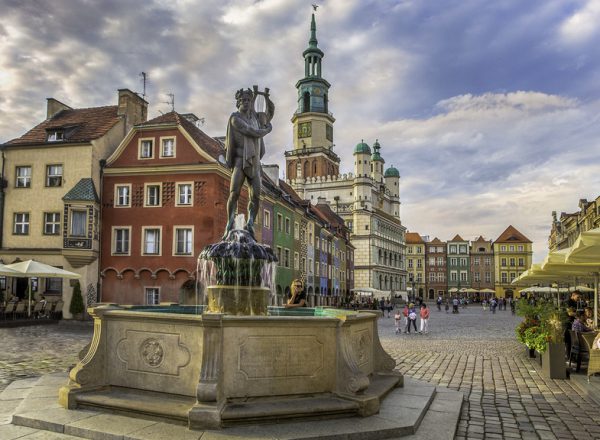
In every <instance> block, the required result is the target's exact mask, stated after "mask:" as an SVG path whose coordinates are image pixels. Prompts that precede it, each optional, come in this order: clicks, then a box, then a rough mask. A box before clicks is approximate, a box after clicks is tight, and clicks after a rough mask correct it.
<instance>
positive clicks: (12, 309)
mask: <svg viewBox="0 0 600 440" xmlns="http://www.w3.org/2000/svg"><path fill="white" fill-rule="evenodd" d="M15 306H16V303H14V302H9V303H8V304H7V305H6V308H5V309H4V319H8V315H13V314H14V313H15Z"/></svg>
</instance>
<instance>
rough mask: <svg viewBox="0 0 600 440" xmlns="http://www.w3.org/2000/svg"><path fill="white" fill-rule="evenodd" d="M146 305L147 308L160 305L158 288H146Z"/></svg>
mask: <svg viewBox="0 0 600 440" xmlns="http://www.w3.org/2000/svg"><path fill="white" fill-rule="evenodd" d="M145 291H146V304H147V305H149V306H153V305H158V304H160V287H146V289H145Z"/></svg>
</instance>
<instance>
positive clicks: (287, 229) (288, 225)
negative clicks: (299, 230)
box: [285, 217, 292, 235]
mask: <svg viewBox="0 0 600 440" xmlns="http://www.w3.org/2000/svg"><path fill="white" fill-rule="evenodd" d="M291 227H292V221H291V220H290V218H289V217H286V218H285V233H286V234H288V235H289V234H291V233H292V231H290V228H291Z"/></svg>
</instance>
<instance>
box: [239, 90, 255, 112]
mask: <svg viewBox="0 0 600 440" xmlns="http://www.w3.org/2000/svg"><path fill="white" fill-rule="evenodd" d="M235 100H236V105H237V108H238V110H240V111H242V112H247V111H249V110H250V109H251V108H252V102H253V101H254V94H253V93H252V90H250V89H246V90H244V89H239V90H238V91H237V92H236V93H235Z"/></svg>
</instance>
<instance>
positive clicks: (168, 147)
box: [160, 137, 175, 157]
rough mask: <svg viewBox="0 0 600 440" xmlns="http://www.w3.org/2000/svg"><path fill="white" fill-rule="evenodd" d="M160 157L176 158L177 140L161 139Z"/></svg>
mask: <svg viewBox="0 0 600 440" xmlns="http://www.w3.org/2000/svg"><path fill="white" fill-rule="evenodd" d="M160 157H175V138H174V137H172V138H160Z"/></svg>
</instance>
